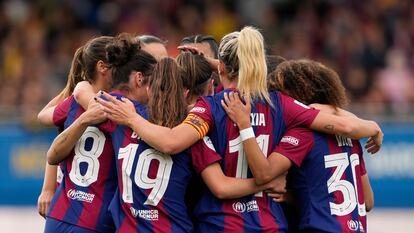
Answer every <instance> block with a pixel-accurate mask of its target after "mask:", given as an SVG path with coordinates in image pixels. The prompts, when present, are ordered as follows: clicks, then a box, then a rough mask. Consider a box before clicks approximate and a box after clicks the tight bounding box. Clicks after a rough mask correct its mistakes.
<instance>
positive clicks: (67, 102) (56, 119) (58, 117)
mask: <svg viewBox="0 0 414 233" xmlns="http://www.w3.org/2000/svg"><path fill="white" fill-rule="evenodd" d="M73 101H74V98H73V96H69V97H67V98H66V99H64V100H63V101H62V102H60V103H59V104H58V105H56V107H55V110H54V111H53V124H55V125H56V126H59V127H60V126H63V124H64V123H65V121H66V118H67V117H68V113H69V110H70V106H71V104H72V102H73Z"/></svg>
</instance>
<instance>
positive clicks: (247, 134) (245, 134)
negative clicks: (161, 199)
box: [240, 127, 256, 142]
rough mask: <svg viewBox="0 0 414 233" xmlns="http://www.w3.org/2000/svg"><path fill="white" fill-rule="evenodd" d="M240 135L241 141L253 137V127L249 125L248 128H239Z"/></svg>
mask: <svg viewBox="0 0 414 233" xmlns="http://www.w3.org/2000/svg"><path fill="white" fill-rule="evenodd" d="M240 137H241V140H242V142H243V141H246V140H247V139H249V138H255V137H256V135H254V131H253V128H252V127H249V128H246V129H243V130H240Z"/></svg>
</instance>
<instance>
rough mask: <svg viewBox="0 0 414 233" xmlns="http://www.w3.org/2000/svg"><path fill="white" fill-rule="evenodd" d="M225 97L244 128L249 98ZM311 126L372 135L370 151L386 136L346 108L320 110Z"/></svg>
mask: <svg viewBox="0 0 414 233" xmlns="http://www.w3.org/2000/svg"><path fill="white" fill-rule="evenodd" d="M224 98H225V102H222V106H223V108H225V110H226V112H227V115H228V116H229V117H230V118H231V119H232V120H233V121H234V122H235V123H236V124H237V125H238V126H239V129H242V128H243V127H241V126H243V125H245V124H247V122H246V121H247V118H246V111H247V110H246V108H249V109H248V110H249V111H250V106H247V100H246V104H243V103H242V102H241V101H240V99H239V96H238V93H230V94H229V95H227V94H225V95H224ZM249 105H250V102H249ZM226 107H227V109H226ZM243 111H244V112H243ZM249 119H250V118H249ZM310 128H311V129H313V130H316V131H319V132H322V133H327V134H336V135H342V136H345V137H348V138H353V139H360V138H365V137H371V138H370V140H369V141H368V143H367V145H366V148H367V149H368V152H370V153H376V152H378V151H379V149H380V148H381V145H382V140H383V137H384V134H383V133H382V131H381V128H380V127H379V126H378V124H377V123H375V122H374V121H368V120H363V119H360V118H358V117H355V115H353V114H351V113H349V112H347V111H345V110H341V116H337V115H334V114H332V113H329V111H328V113H326V112H324V111H321V112H319V114H318V115H317V116H316V118H315V119H314V121H313V122H312V124H311V125H310Z"/></svg>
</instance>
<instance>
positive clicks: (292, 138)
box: [280, 136, 299, 146]
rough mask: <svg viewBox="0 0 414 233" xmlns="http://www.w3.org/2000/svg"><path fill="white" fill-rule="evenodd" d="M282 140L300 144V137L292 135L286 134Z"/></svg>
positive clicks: (295, 144)
mask: <svg viewBox="0 0 414 233" xmlns="http://www.w3.org/2000/svg"><path fill="white" fill-rule="evenodd" d="M280 142H286V143H289V144H291V145H293V146H297V145H299V139H297V138H295V137H292V136H284V137H283V138H282V140H280Z"/></svg>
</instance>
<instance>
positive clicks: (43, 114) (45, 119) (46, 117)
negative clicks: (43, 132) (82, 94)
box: [37, 95, 64, 126]
mask: <svg viewBox="0 0 414 233" xmlns="http://www.w3.org/2000/svg"><path fill="white" fill-rule="evenodd" d="M63 99H64V98H63V96H62V95H57V96H56V97H55V98H53V99H52V100H51V101H49V103H47V104H46V106H45V107H44V108H43V109H42V110H40V112H39V113H38V114H37V119H38V120H39V122H40V123H41V124H42V125H45V126H54V123H53V112H54V111H55V107H56V105H57V104H58V103H60V102H62V101H63Z"/></svg>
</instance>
